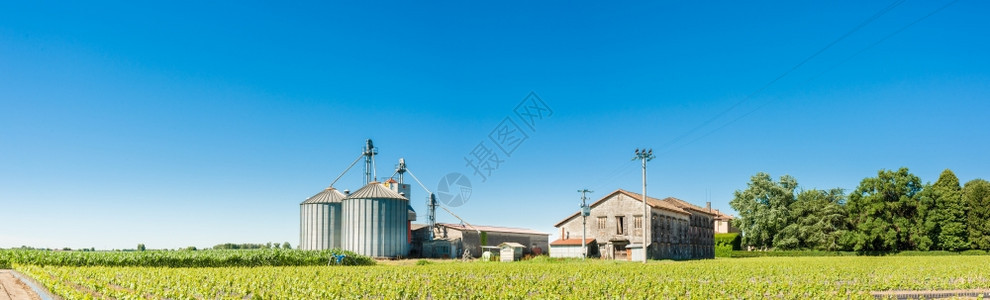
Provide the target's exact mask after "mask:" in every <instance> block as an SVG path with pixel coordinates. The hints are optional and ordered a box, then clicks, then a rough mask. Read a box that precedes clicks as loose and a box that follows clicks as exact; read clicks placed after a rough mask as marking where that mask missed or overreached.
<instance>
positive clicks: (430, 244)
mask: <svg viewBox="0 0 990 300" xmlns="http://www.w3.org/2000/svg"><path fill="white" fill-rule="evenodd" d="M436 225H437V226H436V227H434V228H433V236H434V237H435V238H434V239H433V240H430V239H429V234H430V227H429V226H423V225H419V224H413V227H414V228H415V230H414V231H413V245H412V247H413V249H414V250H413V252H415V253H414V255H415V254H419V256H420V257H427V258H461V257H463V256H464V252H465V250H466V251H467V252H468V255H469V256H470V257H473V258H478V257H481V254H482V252H483V251H482V246H489V245H499V244H501V243H506V242H512V243H518V244H520V245H522V246H523V248H522V250H521V251H522V255H540V254H544V253H546V249H547V248H548V244H547V242H548V241H549V236H550V234H548V233H542V232H538V231H534V230H530V229H522V228H509V227H497V226H480V225H475V226H471V225H462V224H448V223H437V224H436ZM482 236H484V237H485V239H486V240H487V243H486V244H485V245H482V244H481V240H482Z"/></svg>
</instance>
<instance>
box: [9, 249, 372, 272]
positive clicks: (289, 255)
mask: <svg viewBox="0 0 990 300" xmlns="http://www.w3.org/2000/svg"><path fill="white" fill-rule="evenodd" d="M335 254H343V255H346V257H345V258H344V260H343V262H342V264H343V265H349V266H354V265H374V264H375V261H374V260H372V259H370V258H368V257H365V256H361V255H357V254H355V253H353V252H350V251H343V250H323V251H303V250H282V249H279V250H275V249H272V250H204V251H153V250H152V251H130V252H120V251H112V252H111V251H97V252H82V251H45V250H0V263H2V262H4V261H7V262H9V263H10V264H30V265H42V266H109V267H120V266H135V267H173V268H197V267H256V266H326V265H327V262H329V260H330V257H331V256H332V255H335Z"/></svg>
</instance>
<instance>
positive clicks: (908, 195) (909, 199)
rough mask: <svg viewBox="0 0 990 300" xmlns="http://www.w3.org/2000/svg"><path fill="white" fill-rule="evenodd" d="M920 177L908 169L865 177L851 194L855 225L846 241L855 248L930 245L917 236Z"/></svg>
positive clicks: (860, 249) (926, 240) (909, 247)
mask: <svg viewBox="0 0 990 300" xmlns="http://www.w3.org/2000/svg"><path fill="white" fill-rule="evenodd" d="M921 189H922V185H921V179H919V178H918V176H915V175H914V174H911V173H910V172H908V169H907V168H900V169H899V170H897V171H889V170H880V172H878V173H877V177H871V178H866V179H863V181H861V182H860V183H859V187H857V188H856V190H854V191H853V192H852V193H851V194H849V203H848V204H847V205H846V208H847V209H848V211H849V220H850V221H851V222H852V224H853V226H854V228H853V229H852V232H851V234H850V235H849V236H848V237H846V240H845V241H846V242H848V243H850V244H851V245H852V248H853V249H854V250H856V251H892V250H911V249H916V248H918V247H919V246H921V247H924V246H925V245H930V244H931V241H930V239H928V238H927V237H926V236H923V235H918V234H917V232H916V230H915V227H916V225H915V224H916V217H917V215H918V210H917V208H918V204H919V201H918V197H917V196H918V195H917V194H918V192H920V191H921Z"/></svg>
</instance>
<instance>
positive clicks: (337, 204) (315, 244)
mask: <svg viewBox="0 0 990 300" xmlns="http://www.w3.org/2000/svg"><path fill="white" fill-rule="evenodd" d="M341 200H344V194H341V193H340V191H337V189H335V188H333V187H328V188H326V189H325V190H323V191H321V192H319V193H317V194H316V195H313V196H312V197H309V199H306V201H303V202H302V203H300V204H299V214H300V218H299V220H300V221H299V249H302V250H324V249H332V248H340V247H341V245H340V234H341V230H340V226H341V222H340V221H341V220H340V213H341Z"/></svg>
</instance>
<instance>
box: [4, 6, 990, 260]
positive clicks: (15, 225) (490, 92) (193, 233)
mask: <svg viewBox="0 0 990 300" xmlns="http://www.w3.org/2000/svg"><path fill="white" fill-rule="evenodd" d="M892 3H893V4H892ZM950 3H951V4H952V5H950V6H948V7H946V8H944V9H941V10H939V9H940V8H941V7H943V6H945V5H946V4H950ZM888 6H893V8H892V9H889V11H888V12H887V13H885V14H882V15H880V16H879V17H877V18H873V21H872V22H869V23H867V24H866V25H864V26H862V27H861V28H860V29H859V30H855V31H853V32H852V33H851V34H849V35H848V36H846V37H845V38H842V39H841V40H839V41H838V42H837V43H834V44H833V45H832V46H830V47H826V46H827V45H829V44H830V43H832V42H833V41H836V40H837V39H839V38H840V37H842V36H844V35H846V33H848V32H850V31H851V30H853V29H854V28H857V27H858V26H859V25H860V24H862V23H864V21H866V20H870V19H871V17H872V16H875V15H877V14H878V12H880V11H883V10H884V8H885V7H888ZM988 8H990V7H988V4H987V3H985V2H982V1H972V0H962V1H958V2H951V1H944V0H939V1H866V2H864V1H828V2H813V1H772V2H770V1H759V2H738V1H724V2H720V1H714V2H696V1H695V2H692V1H687V2H685V1H658V2H653V3H624V4H614V3H600V2H590V3H574V2H563V1H554V2H540V3H532V2H504V1H502V2H487V3H479V2H440V3H433V4H432V5H430V6H427V5H424V4H422V3H410V2H394V3H357V2H346V3H293V4H284V3H271V2H244V1H237V2H233V1H231V2H224V3H201V2H188V3H180V2H170V3H167V4H145V3H133V2H109V3H107V2H100V3H96V2H87V3H50V2H38V1H29V2H4V3H2V4H0V218H2V219H0V220H2V221H3V222H2V223H3V224H4V225H2V227H0V247H16V246H21V245H31V246H39V247H73V248H81V247H96V248H98V249H114V248H118V249H120V248H133V247H135V246H136V245H137V244H138V243H145V244H146V245H147V246H148V247H149V248H178V247H185V246H197V247H209V246H212V245H214V244H218V243H224V242H252V243H256V242H268V241H273V242H284V241H288V242H290V243H291V244H293V245H296V244H297V243H298V236H299V228H298V227H299V225H298V223H299V216H298V215H299V207H298V204H299V202H301V201H303V200H304V199H306V198H307V197H309V196H311V195H313V194H315V193H317V192H319V191H320V190H321V189H323V188H324V187H326V186H327V185H328V184H329V183H330V181H331V180H332V179H333V178H334V177H336V176H337V175H338V174H340V172H341V171H343V170H344V168H346V167H347V165H348V164H350V163H351V162H352V161H353V160H354V159H355V158H356V157H357V156H358V155H359V154H360V148H361V147H362V146H363V143H364V140H365V139H368V138H371V139H374V141H375V144H376V145H377V146H378V147H379V150H380V155H379V156H378V160H377V161H378V173H379V174H380V175H384V176H387V175H388V174H391V173H392V172H391V169H392V168H393V166H394V164H395V163H396V161H397V160H398V158H399V157H405V158H406V160H407V162H408V164H409V167H410V169H411V170H412V171H413V172H414V173H415V174H416V176H417V177H419V178H420V179H422V180H423V181H424V182H425V183H426V184H427V185H428V186H430V188H435V187H436V183H437V182H438V181H439V180H440V178H441V177H442V176H444V175H445V174H448V173H451V172H460V173H465V174H468V175H471V172H472V171H471V170H470V169H468V167H466V166H465V161H464V157H466V156H469V155H470V153H471V151H472V150H473V149H474V148H475V146H477V145H478V144H479V143H480V142H484V141H486V139H487V137H488V134H489V133H490V132H491V131H492V130H493V129H495V128H496V127H497V126H498V125H499V124H500V122H502V120H503V119H505V118H506V117H510V118H513V117H514V116H515V115H514V114H513V110H514V108H515V107H516V105H517V104H518V103H519V102H520V101H522V100H523V99H524V98H525V97H526V96H527V95H528V94H529V93H530V92H535V93H536V94H537V95H539V96H540V97H541V99H543V101H544V102H545V103H546V104H547V105H548V106H549V107H551V108H552V109H553V115H552V116H547V117H546V118H544V119H541V120H539V121H538V122H537V123H536V124H534V126H533V128H532V129H528V128H527V129H526V130H527V131H526V132H527V133H528V135H527V136H528V138H527V139H525V140H524V141H522V143H521V144H519V147H518V148H516V150H515V151H514V152H513V153H512V155H511V156H510V157H504V162H503V163H502V164H501V165H499V166H498V168H497V170H495V171H494V172H493V173H492V174H491V176H490V177H488V178H487V179H486V180H485V181H484V182H482V180H481V178H479V177H477V176H476V175H471V176H469V178H470V179H471V180H472V185H473V194H472V196H471V199H470V200H469V202H468V203H466V204H464V205H462V206H459V207H456V208H453V211H454V212H455V213H457V214H459V215H461V216H462V217H464V218H465V219H467V220H468V221H469V222H472V223H476V224H484V225H501V226H511V227H526V228H532V229H537V230H541V231H545V232H548V233H552V234H555V233H556V232H555V231H554V229H553V224H554V223H556V222H557V221H559V220H561V219H562V218H564V217H566V216H567V215H569V214H571V213H573V212H575V211H576V210H577V208H578V204H579V201H580V198H579V196H580V194H579V193H577V192H576V191H577V190H578V189H582V188H589V189H592V190H594V191H595V193H594V194H592V196H593V197H594V199H597V198H598V197H601V196H603V195H605V194H607V193H609V192H611V191H613V190H615V189H617V188H625V189H628V190H631V191H635V192H639V191H640V174H639V171H640V169H639V166H638V164H637V163H636V162H632V161H630V159H631V158H632V157H633V150H634V149H636V148H637V147H652V148H653V149H654V151H655V152H656V153H657V154H658V155H657V158H656V159H655V160H653V161H652V162H650V169H649V172H650V173H649V180H648V183H649V188H650V189H649V191H650V192H649V194H650V195H651V196H656V197H666V196H674V197H678V198H681V199H684V200H687V201H690V202H693V203H696V204H699V205H704V202H705V201H706V200H710V201H711V202H712V205H713V206H714V207H715V208H719V209H722V210H729V209H730V207H729V206H728V201H729V200H731V198H732V192H733V191H735V190H738V189H743V188H745V185H746V183H747V182H748V180H749V177H750V176H752V175H753V174H755V173H757V172H761V171H763V172H768V173H770V174H771V175H772V176H774V177H778V176H780V175H784V174H790V175H792V176H795V177H796V178H797V180H798V182H799V183H800V184H801V185H802V187H803V188H805V189H811V188H823V189H824V188H834V187H840V188H844V189H847V190H851V189H853V188H855V187H856V185H857V184H858V183H859V181H860V180H862V179H863V178H865V177H869V176H875V175H876V172H877V171H878V170H880V169H884V168H886V169H896V168H899V167H902V166H906V167H909V168H910V169H911V171H912V172H914V173H915V174H917V175H918V176H920V177H921V178H922V179H923V180H924V181H926V182H927V181H934V180H935V179H936V178H937V176H938V174H939V172H941V171H942V170H943V169H946V168H949V169H952V170H953V171H955V172H956V174H957V175H958V176H959V177H960V179H961V180H963V181H968V180H971V179H974V178H988V177H990V174H988V171H987V170H990V160H988V155H987V152H988V151H987V149H988V146H990V139H988V133H990V122H988V121H987V118H986V115H987V111H988V108H990V101H987V100H988V98H990V56H988V55H987V54H986V53H990V39H987V38H986V35H987V32H988V30H990V20H988V19H987V18H986V17H985V12H986V11H988ZM936 11H937V13H935V14H933V15H931V16H930V17H925V16H926V15H929V14H931V13H932V12H936ZM919 20H920V21H919ZM823 49H824V51H821V50H823ZM819 51H821V53H820V54H819V55H816V56H813V58H812V59H810V60H808V61H807V62H806V63H804V64H800V63H801V62H802V61H804V60H805V59H807V58H809V57H812V55H813V54H815V53H816V52H819ZM795 66H799V67H798V68H796V69H793V71H790V72H788V70H791V69H792V68H794V67H795ZM782 74H786V76H783V77H782V78H780V79H779V80H777V81H774V79H775V78H778V77H779V76H781V75H782ZM771 82H773V84H770V85H768V83H771ZM764 87H765V88H764ZM356 168H357V167H356ZM360 185H361V177H360V170H354V171H351V173H349V174H348V175H347V176H345V177H344V178H343V179H341V181H340V182H338V183H337V184H336V187H338V188H340V189H351V190H356V189H358V188H359V187H360ZM424 197H425V196H424V192H423V191H422V190H421V189H418V188H417V189H414V190H413V195H412V198H413V200H412V204H413V206H414V208H415V209H416V210H417V211H419V212H420V216H421V219H420V222H424V221H425V210H426V207H425V198H424ZM438 219H439V220H440V221H444V222H456V220H455V219H453V218H452V217H450V216H448V215H447V214H446V213H444V212H442V211H441V212H438ZM551 238H552V239H553V238H556V235H553V236H551Z"/></svg>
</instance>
